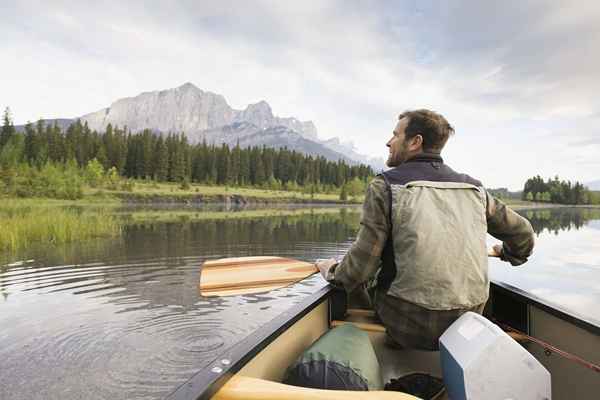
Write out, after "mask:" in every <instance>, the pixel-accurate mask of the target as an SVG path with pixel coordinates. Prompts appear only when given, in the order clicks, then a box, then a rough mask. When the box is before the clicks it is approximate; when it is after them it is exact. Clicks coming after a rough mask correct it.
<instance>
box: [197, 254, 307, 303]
mask: <svg viewBox="0 0 600 400" xmlns="http://www.w3.org/2000/svg"><path fill="white" fill-rule="evenodd" d="M317 271H318V270H317V267H316V266H315V264H312V263H308V262H306V261H299V260H294V259H292V258H283V257H238V258H222V259H219V260H213V261H206V262H205V263H204V264H203V265H202V270H201V271H200V294H201V295H202V296H229V295H237V294H250V293H261V292H268V291H270V290H274V289H279V288H282V287H285V286H288V285H291V284H292V283H295V282H298V281H301V280H302V279H304V278H306V277H308V276H310V275H312V274H314V273H315V272H317Z"/></svg>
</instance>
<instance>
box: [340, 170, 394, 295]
mask: <svg viewBox="0 0 600 400" xmlns="http://www.w3.org/2000/svg"><path fill="white" fill-rule="evenodd" d="M360 224H361V227H360V230H359V231H358V236H357V238H356V241H355V242H354V243H352V246H351V247H350V249H349V250H348V252H347V253H346V255H345V256H344V259H343V260H342V261H341V262H340V263H339V264H338V265H337V266H334V268H332V271H331V272H332V274H330V276H331V277H332V278H333V283H334V284H337V285H342V286H343V287H344V289H345V290H346V292H348V293H350V292H351V291H352V290H354V289H355V288H356V287H357V286H358V285H360V284H361V283H363V282H366V281H367V280H368V279H369V278H371V277H373V276H374V275H375V273H376V272H377V269H378V268H379V266H380V263H381V253H382V251H383V247H384V246H385V243H386V240H387V237H388V233H389V230H390V226H389V193H388V189H387V187H386V184H385V181H384V180H383V178H382V177H379V176H378V177H376V178H375V179H373V181H371V183H370V184H369V188H368V189H367V194H366V197H365V202H364V204H363V213H362V218H361V221H360Z"/></svg>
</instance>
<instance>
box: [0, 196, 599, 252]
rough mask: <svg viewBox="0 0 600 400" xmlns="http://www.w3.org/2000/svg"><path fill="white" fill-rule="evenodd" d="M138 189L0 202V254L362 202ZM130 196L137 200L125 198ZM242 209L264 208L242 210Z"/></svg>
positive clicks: (528, 205) (517, 204)
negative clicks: (131, 230) (143, 228)
mask: <svg viewBox="0 0 600 400" xmlns="http://www.w3.org/2000/svg"><path fill="white" fill-rule="evenodd" d="M140 186H141V187H140V188H139V189H140V190H139V191H138V192H137V193H136V192H133V193H131V192H119V191H109V190H102V191H98V190H95V191H94V190H89V191H86V192H85V193H84V197H83V199H79V200H56V199H43V198H29V199H20V198H0V226H1V227H2V229H1V230H0V253H4V252H16V251H18V250H21V249H23V248H26V247H27V246H29V245H30V244H31V243H48V244H52V245H55V244H63V243H69V242H77V241H83V240H88V239H93V238H102V237H118V236H119V235H120V232H121V229H122V227H123V226H124V225H127V224H131V223H134V224H135V223H143V222H177V221H201V220H221V219H236V218H269V217H281V216H299V215H305V214H322V213H332V212H338V211H339V210H340V208H343V207H345V206H351V205H357V204H360V203H362V201H363V198H362V197H360V198H356V199H353V201H352V202H342V201H340V200H339V199H337V198H336V195H332V194H329V195H327V194H319V195H315V196H310V194H308V195H302V194H301V193H296V192H291V193H290V192H285V191H272V190H260V189H247V188H226V187H209V186H192V187H191V188H190V189H189V190H179V191H176V190H175V189H176V185H162V186H159V187H158V188H156V187H145V186H144V185H140ZM148 186H150V185H148ZM152 186H156V185H152ZM131 195H134V196H138V197H133V198H131V197H127V196H131ZM121 196H124V197H121ZM123 198H125V199H126V200H124V199H123ZM132 199H133V200H132ZM136 199H137V200H138V201H136ZM139 199H142V201H140V200H139ZM300 203H302V205H301V208H293V207H292V208H286V207H289V205H291V204H300ZM506 203H507V205H509V206H510V207H511V208H513V209H515V210H526V209H532V210H535V209H550V208H560V207H573V206H568V205H561V204H548V203H534V202H527V201H510V200H509V201H507V202H506ZM136 204H139V205H141V209H138V210H136V209H127V210H122V209H121V207H122V206H123V205H136ZM209 204H225V205H232V204H234V205H240V206H242V207H241V208H242V209H241V210H236V211H230V210H229V208H228V207H227V208H228V210H226V211H214V210H200V209H196V208H194V207H193V206H196V205H209ZM152 205H157V206H164V205H169V206H174V207H175V208H174V209H173V208H171V209H159V210H152V209H149V206H152ZM245 205H250V206H259V205H264V206H265V207H264V208H258V209H244V207H243V206H245ZM309 205H313V207H309ZM328 205H329V207H328ZM578 207H581V208H585V207H589V208H598V207H599V206H578ZM250 208H252V207H250Z"/></svg>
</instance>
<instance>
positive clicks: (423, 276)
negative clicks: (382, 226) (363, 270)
mask: <svg viewBox="0 0 600 400" xmlns="http://www.w3.org/2000/svg"><path fill="white" fill-rule="evenodd" d="M382 176H383V178H384V179H385V181H386V185H387V190H388V193H389V203H390V205H389V211H388V213H389V217H390V225H391V235H390V237H389V238H388V240H391V241H392V243H391V246H388V251H389V250H391V251H393V256H392V257H390V259H392V260H393V262H392V263H390V262H388V263H386V264H385V265H384V267H383V269H382V271H381V273H380V274H379V280H378V286H379V288H380V289H384V290H385V292H386V294H388V295H390V296H393V297H398V298H400V299H403V300H405V301H409V302H411V303H413V304H417V305H419V306H422V307H425V308H427V309H429V310H451V309H459V308H470V307H473V306H476V305H479V304H481V303H483V302H485V301H486V300H487V295H488V287H489V281H488V278H487V249H486V233H487V224H486V217H485V209H486V207H485V206H486V196H485V191H484V189H483V187H482V186H481V183H480V182H479V181H477V180H475V179H473V178H471V177H469V176H468V175H464V174H458V173H456V172H455V171H453V170H452V169H451V168H450V167H448V166H447V165H445V164H444V163H443V160H442V158H441V157H440V156H439V155H437V154H426V153H424V154H421V155H419V156H417V157H414V158H412V159H411V160H409V161H407V162H406V163H403V164H401V165H400V166H398V167H396V168H394V169H391V170H389V171H387V172H384V173H383V174H382ZM390 264H393V265H390Z"/></svg>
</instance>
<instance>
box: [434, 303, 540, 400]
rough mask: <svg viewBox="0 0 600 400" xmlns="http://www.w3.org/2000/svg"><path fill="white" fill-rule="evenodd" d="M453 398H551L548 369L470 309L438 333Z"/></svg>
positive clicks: (488, 399)
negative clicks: (442, 332)
mask: <svg viewBox="0 0 600 400" xmlns="http://www.w3.org/2000/svg"><path fill="white" fill-rule="evenodd" d="M440 357H441V362H442V370H443V375H444V383H445V385H446V390H447V391H448V395H449V397H450V399H452V400H550V399H551V383H550V373H549V372H548V371H547V370H546V368H544V367H543V366H542V364H540V362H539V361H538V360H536V359H535V358H534V357H533V356H532V355H531V354H529V352H527V350H525V349H524V348H523V347H522V346H521V345H520V344H518V343H517V342H516V341H515V340H513V339H512V338H511V337H510V336H508V335H507V334H506V333H505V332H504V331H503V330H502V329H500V328H499V327H498V326H496V325H495V324H493V323H492V322H490V321H489V320H487V319H486V318H484V317H482V316H481V315H479V314H476V313H473V312H467V313H465V314H464V315H462V316H461V317H460V318H459V319H458V320H456V321H455V322H454V323H453V324H452V325H450V327H449V328H448V329H447V330H446V332H444V334H443V335H442V336H441V337H440Z"/></svg>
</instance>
